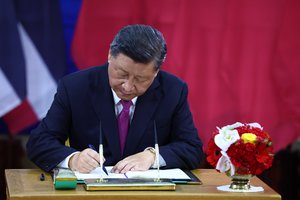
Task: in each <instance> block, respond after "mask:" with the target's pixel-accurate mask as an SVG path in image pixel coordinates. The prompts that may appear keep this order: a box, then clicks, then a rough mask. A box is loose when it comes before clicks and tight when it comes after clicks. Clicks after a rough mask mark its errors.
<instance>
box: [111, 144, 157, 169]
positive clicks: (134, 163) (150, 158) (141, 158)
mask: <svg viewBox="0 0 300 200" xmlns="http://www.w3.org/2000/svg"><path fill="white" fill-rule="evenodd" d="M154 161H155V155H154V154H153V153H151V152H150V151H148V150H146V151H143V152H140V153H137V154H134V155H132V156H128V157H127V158H124V159H123V160H121V161H119V162H118V163H117V164H116V165H115V166H114V167H113V168H112V172H114V173H122V174H123V173H126V172H128V171H145V170H148V169H149V168H150V167H151V166H152V165H153V163H154Z"/></svg>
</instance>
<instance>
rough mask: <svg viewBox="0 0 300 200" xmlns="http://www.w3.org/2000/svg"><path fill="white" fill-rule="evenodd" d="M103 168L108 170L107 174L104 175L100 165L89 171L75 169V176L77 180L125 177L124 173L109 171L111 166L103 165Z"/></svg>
mask: <svg viewBox="0 0 300 200" xmlns="http://www.w3.org/2000/svg"><path fill="white" fill-rule="evenodd" d="M105 168H106V170H107V172H108V175H106V174H105V173H104V171H103V170H102V169H101V168H100V167H97V168H96V169H94V170H92V171H91V172H90V173H80V172H77V171H75V176H76V177H77V180H84V179H95V178H126V176H125V175H124V174H116V173H111V172H110V171H111V169H112V166H109V167H105ZM101 176H102V177H101Z"/></svg>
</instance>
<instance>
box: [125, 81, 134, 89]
mask: <svg viewBox="0 0 300 200" xmlns="http://www.w3.org/2000/svg"><path fill="white" fill-rule="evenodd" d="M133 87H134V82H133V80H132V79H128V80H126V81H125V82H124V83H123V88H124V90H125V91H126V92H130V91H131V90H133Z"/></svg>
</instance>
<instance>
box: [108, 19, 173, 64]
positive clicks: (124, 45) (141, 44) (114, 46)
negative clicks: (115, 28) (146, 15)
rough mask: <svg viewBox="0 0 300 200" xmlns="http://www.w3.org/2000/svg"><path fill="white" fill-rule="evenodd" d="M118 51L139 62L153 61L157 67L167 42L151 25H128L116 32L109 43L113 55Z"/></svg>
mask: <svg viewBox="0 0 300 200" xmlns="http://www.w3.org/2000/svg"><path fill="white" fill-rule="evenodd" d="M120 53H122V54H124V55H126V56H128V57H130V58H131V59H133V60H134V61H135V62H139V63H144V64H148V63H150V62H152V61H154V64H155V67H156V68H157V69H159V67H160V66H161V65H162V64H163V62H164V60H165V58H166V54H167V44H166V41H165V39H164V37H163V35H162V33H161V32H159V31H158V30H157V29H155V28H153V27H151V26H148V25H142V24H135V25H128V26H125V27H124V28H122V29H121V30H120V31H119V32H118V33H117V34H116V36H115V38H114V40H113V41H112V43H111V44H110V54H111V55H112V56H113V57H116V56H117V55H119V54H120Z"/></svg>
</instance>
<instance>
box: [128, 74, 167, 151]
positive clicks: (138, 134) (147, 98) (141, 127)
mask: <svg viewBox="0 0 300 200" xmlns="http://www.w3.org/2000/svg"><path fill="white" fill-rule="evenodd" d="M158 86H159V81H158V78H156V79H155V80H154V81H153V83H152V85H151V86H150V88H149V89H148V90H147V92H146V93H145V94H143V95H142V96H139V97H138V100H137V103H136V107H135V111H134V115H133V119H132V122H131V124H130V128H129V132H128V135H127V139H126V144H125V149H124V156H125V157H126V156H128V155H131V154H134V153H136V148H137V146H138V145H139V143H140V140H141V138H142V136H143V134H145V129H146V128H147V127H148V126H149V123H152V122H153V113H154V112H155V110H156V108H157V106H158V103H159V100H160V97H161V95H162V94H161V92H160V90H159V89H158Z"/></svg>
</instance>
